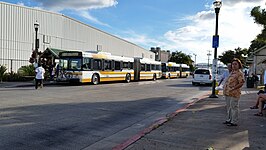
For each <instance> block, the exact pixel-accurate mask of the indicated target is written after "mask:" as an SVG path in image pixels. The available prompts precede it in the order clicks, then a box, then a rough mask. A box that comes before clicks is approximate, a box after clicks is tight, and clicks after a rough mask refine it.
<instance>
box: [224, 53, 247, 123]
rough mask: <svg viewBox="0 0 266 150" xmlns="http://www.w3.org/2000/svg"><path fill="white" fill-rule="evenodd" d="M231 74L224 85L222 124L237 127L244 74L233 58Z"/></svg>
mask: <svg viewBox="0 0 266 150" xmlns="http://www.w3.org/2000/svg"><path fill="white" fill-rule="evenodd" d="M231 67H232V72H231V73H230V75H229V76H228V78H227V80H226V82H225V85H224V91H223V92H224V96H225V100H226V109H227V117H226V121H225V122H223V123H224V124H227V125H228V126H237V123H238V116H239V99H240V95H241V88H242V86H243V85H244V82H245V80H244V74H243V72H242V71H241V69H242V63H241V61H240V60H239V59H237V58H234V59H233V61H232V62H231Z"/></svg>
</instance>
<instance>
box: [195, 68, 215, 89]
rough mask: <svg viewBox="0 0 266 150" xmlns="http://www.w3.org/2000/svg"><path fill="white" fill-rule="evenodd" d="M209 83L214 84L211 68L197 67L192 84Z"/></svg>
mask: <svg viewBox="0 0 266 150" xmlns="http://www.w3.org/2000/svg"><path fill="white" fill-rule="evenodd" d="M196 84H208V85H212V75H211V70H210V69H204V68H201V69H197V70H195V71H194V74H193V80H192V85H196Z"/></svg>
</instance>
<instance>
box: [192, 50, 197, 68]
mask: <svg viewBox="0 0 266 150" xmlns="http://www.w3.org/2000/svg"><path fill="white" fill-rule="evenodd" d="M193 55H194V56H195V68H196V58H197V54H195V53H193Z"/></svg>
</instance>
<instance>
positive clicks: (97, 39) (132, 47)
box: [0, 2, 155, 72]
mask: <svg viewBox="0 0 266 150" xmlns="http://www.w3.org/2000/svg"><path fill="white" fill-rule="evenodd" d="M0 18H1V22H0V65H6V67H7V68H8V72H11V71H14V72H16V71H17V69H18V68H19V67H20V66H23V65H28V64H29V58H30V56H31V54H32V51H33V50H34V49H35V29H34V23H35V22H36V21H37V22H38V23H39V29H38V32H37V38H38V39H39V51H41V52H43V51H45V50H46V49H47V48H50V49H59V50H81V51H103V52H109V53H111V54H113V55H118V56H127V57H144V58H149V59H153V60H154V59H155V54H154V53H153V52H151V51H148V50H146V49H144V48H142V47H140V46H138V45H136V44H134V43H131V42H128V41H126V40H123V39H121V38H119V37H116V36H113V35H111V34H108V33H106V32H104V31H101V30H99V29H96V28H94V27H92V26H89V25H87V24H84V23H82V22H80V21H78V20H75V19H72V18H70V17H67V16H64V15H63V14H58V13H54V12H49V11H45V10H39V9H34V8H29V7H25V6H20V5H14V4H9V3H5V2H0Z"/></svg>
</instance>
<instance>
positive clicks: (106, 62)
mask: <svg viewBox="0 0 266 150" xmlns="http://www.w3.org/2000/svg"><path fill="white" fill-rule="evenodd" d="M104 70H112V61H111V60H104Z"/></svg>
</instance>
